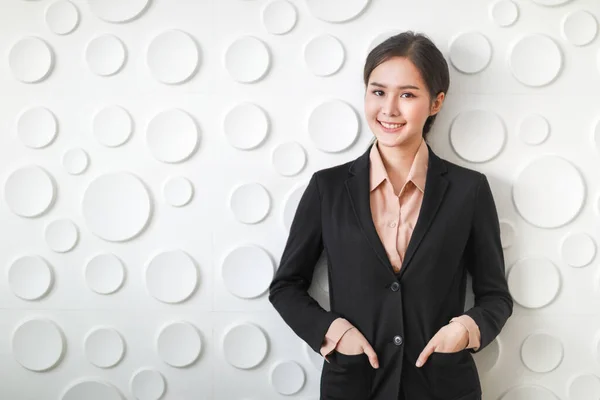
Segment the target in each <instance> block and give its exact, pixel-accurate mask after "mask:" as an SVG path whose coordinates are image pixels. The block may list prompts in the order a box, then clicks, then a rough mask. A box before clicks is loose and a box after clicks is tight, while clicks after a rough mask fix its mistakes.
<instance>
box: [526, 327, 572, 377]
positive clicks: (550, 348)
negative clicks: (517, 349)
mask: <svg viewBox="0 0 600 400" xmlns="http://www.w3.org/2000/svg"><path fill="white" fill-rule="evenodd" d="M563 353H564V349H563V345H562V342H561V341H560V339H559V338H557V337H555V336H552V335H549V334H546V333H534V334H531V335H529V336H527V338H526V339H525V340H524V341H523V344H522V345H521V360H522V361H523V364H525V366H526V367H527V368H529V369H530V370H532V371H533V372H540V373H543V372H550V371H552V370H554V369H556V368H557V367H558V366H559V365H560V363H561V362H562V359H563Z"/></svg>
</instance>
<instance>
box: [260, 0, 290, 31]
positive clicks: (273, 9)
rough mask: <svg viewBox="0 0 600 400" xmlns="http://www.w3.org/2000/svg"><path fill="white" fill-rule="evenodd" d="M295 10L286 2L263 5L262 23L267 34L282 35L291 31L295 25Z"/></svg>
mask: <svg viewBox="0 0 600 400" xmlns="http://www.w3.org/2000/svg"><path fill="white" fill-rule="evenodd" d="M296 19H297V15H296V9H295V8H294V6H293V5H292V4H291V3H290V2H289V1H286V0H274V1H271V2H270V3H268V4H267V5H265V7H264V8H263V11H262V21H263V25H264V26H265V29H266V30H267V32H269V33H272V34H274V35H282V34H284V33H288V32H289V31H291V30H292V29H293V28H294V26H295V25H296Z"/></svg>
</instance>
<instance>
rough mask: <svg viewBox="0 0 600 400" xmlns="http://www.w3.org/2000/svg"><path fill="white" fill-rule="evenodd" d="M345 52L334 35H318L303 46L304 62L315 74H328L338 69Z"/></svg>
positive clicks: (342, 62) (342, 61)
mask: <svg viewBox="0 0 600 400" xmlns="http://www.w3.org/2000/svg"><path fill="white" fill-rule="evenodd" d="M345 58H346V54H345V51H344V46H343V45H342V43H341V42H340V41H339V40H338V39H337V38H336V37H334V36H331V35H320V36H317V37H314V38H312V39H311V40H310V41H309V42H308V43H307V44H306V46H304V62H305V63H306V66H307V67H308V70H309V71H310V72H312V73H313V74H314V75H317V76H329V75H333V74H335V73H336V72H338V71H339V69H340V68H341V67H342V65H343V64H344V59H345Z"/></svg>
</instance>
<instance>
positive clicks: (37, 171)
mask: <svg viewBox="0 0 600 400" xmlns="http://www.w3.org/2000/svg"><path fill="white" fill-rule="evenodd" d="M54 196H55V188H54V183H53V180H52V178H51V177H50V175H48V173H47V172H46V171H45V170H44V169H42V168H40V167H38V166H36V165H30V166H27V167H23V168H20V169H17V170H16V171H13V172H12V173H11V174H10V175H9V177H8V179H7V180H6V183H5V185H4V199H5V200H6V203H7V204H8V207H9V208H10V209H11V211H12V212H14V213H15V214H17V215H20V216H21V217H37V216H39V215H41V214H43V213H44V212H46V211H47V210H48V209H49V208H50V206H51V205H52V203H53V202H54Z"/></svg>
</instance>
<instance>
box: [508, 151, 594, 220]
mask: <svg viewBox="0 0 600 400" xmlns="http://www.w3.org/2000/svg"><path fill="white" fill-rule="evenodd" d="M585 192H586V188H585V183H584V181H583V178H582V176H581V174H580V173H579V171H578V170H577V168H575V166H573V164H571V163H570V162H569V161H567V160H565V159H563V158H561V157H558V156H543V157H540V158H538V159H536V160H533V161H532V162H530V163H529V165H527V166H526V167H525V168H524V169H523V170H522V171H521V172H520V173H519V176H518V177H517V179H516V181H515V183H514V185H513V191H512V197H513V202H514V204H515V207H516V209H517V211H518V212H519V214H520V215H521V216H522V217H523V218H524V219H525V220H526V221H527V222H529V223H531V224H532V225H534V226H537V227H539V228H558V227H560V226H563V225H565V224H567V223H568V222H570V221H571V220H573V218H575V217H576V216H577V214H578V213H579V210H581V207H582V206H583V202H584V200H585V196H586V193H585Z"/></svg>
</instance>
